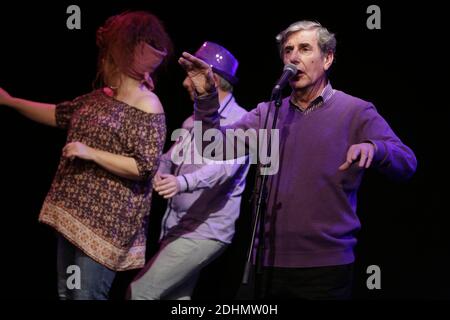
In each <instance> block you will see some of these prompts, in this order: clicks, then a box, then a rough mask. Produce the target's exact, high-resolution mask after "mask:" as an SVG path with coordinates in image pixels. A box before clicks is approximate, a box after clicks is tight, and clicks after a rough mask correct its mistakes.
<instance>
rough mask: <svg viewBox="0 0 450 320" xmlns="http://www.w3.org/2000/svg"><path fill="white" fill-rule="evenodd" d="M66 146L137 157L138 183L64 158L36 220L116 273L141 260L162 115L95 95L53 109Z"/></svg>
mask: <svg viewBox="0 0 450 320" xmlns="http://www.w3.org/2000/svg"><path fill="white" fill-rule="evenodd" d="M55 116H56V123H57V126H58V127H61V128H65V129H67V130H68V136H67V142H75V141H79V142H82V143H84V144H86V145H88V146H90V147H92V148H95V149H99V150H103V151H107V152H110V153H113V154H117V155H123V156H126V157H132V158H134V159H135V161H136V164H137V167H138V170H139V175H140V176H141V178H142V180H141V181H133V180H129V179H126V178H122V177H119V176H117V175H114V174H112V173H111V172H109V171H107V170H106V169H103V168H102V167H100V166H99V165H97V164H96V163H94V162H91V161H86V160H82V159H79V158H75V159H73V160H69V159H67V158H64V157H61V160H60V163H59V166H58V169H57V172H56V175H55V178H54V180H53V183H52V185H51V188H50V191H49V192H48V195H47V197H46V199H45V201H44V204H43V207H42V209H41V212H40V215H39V221H41V222H43V223H46V224H48V225H50V226H52V227H53V228H55V229H56V230H57V231H58V232H60V233H61V234H62V235H63V236H64V237H65V238H67V239H68V240H69V241H70V242H72V243H73V244H74V245H75V246H77V247H78V248H80V249H81V250H82V251H83V252H84V253H85V254H87V255H88V256H90V257H91V258H92V259H94V260H95V261H97V262H99V263H101V264H102V265H104V266H106V267H108V268H110V269H112V270H116V271H122V270H129V269H135V268H141V267H142V266H143V265H144V262H145V245H146V230H147V222H148V215H149V213H150V203H151V196H152V184H151V179H152V178H153V175H154V173H155V172H156V170H157V168H158V162H159V157H160V155H161V152H162V149H163V145H164V141H165V136H166V124H165V116H164V114H163V113H159V114H156V113H146V112H144V111H142V110H139V109H137V108H135V107H133V106H130V105H128V104H126V103H124V102H121V101H118V100H116V99H114V98H113V97H110V96H108V95H107V94H106V93H104V92H103V90H96V91H94V92H92V93H89V94H87V95H84V96H80V97H78V98H76V99H75V100H73V101H69V102H63V103H61V104H58V105H57V106H56V113H55Z"/></svg>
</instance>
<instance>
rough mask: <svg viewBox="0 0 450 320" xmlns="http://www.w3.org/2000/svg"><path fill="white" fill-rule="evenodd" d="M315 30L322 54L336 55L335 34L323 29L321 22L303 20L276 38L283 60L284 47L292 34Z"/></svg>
mask: <svg viewBox="0 0 450 320" xmlns="http://www.w3.org/2000/svg"><path fill="white" fill-rule="evenodd" d="M313 29H316V30H317V42H318V44H319V48H320V51H322V54H327V53H328V52H333V54H334V53H335V52H336V38H335V36H334V33H331V32H330V31H328V29H327V28H325V27H323V26H322V25H321V24H320V23H319V22H316V21H308V20H302V21H297V22H294V23H293V24H291V25H290V26H289V27H287V28H286V29H285V30H283V31H281V32H280V33H279V34H278V35H277V36H276V40H277V43H278V49H279V51H280V56H281V58H283V45H284V44H285V42H286V41H287V39H288V38H289V36H290V35H291V34H293V33H296V32H298V31H302V30H313Z"/></svg>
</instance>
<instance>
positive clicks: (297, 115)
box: [179, 21, 417, 299]
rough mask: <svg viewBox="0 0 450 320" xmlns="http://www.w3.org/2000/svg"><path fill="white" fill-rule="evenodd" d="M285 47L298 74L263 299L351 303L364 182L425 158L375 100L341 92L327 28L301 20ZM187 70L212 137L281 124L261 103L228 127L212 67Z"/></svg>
mask: <svg viewBox="0 0 450 320" xmlns="http://www.w3.org/2000/svg"><path fill="white" fill-rule="evenodd" d="M277 41H278V44H279V50H280V55H281V58H282V60H283V62H284V63H285V64H288V63H290V64H294V65H295V66H296V67H297V70H298V71H297V73H296V74H295V75H294V76H293V77H292V78H291V80H290V86H291V88H292V93H291V95H290V96H289V97H287V98H285V99H283V101H282V104H281V108H280V110H279V116H278V123H277V127H276V128H277V129H278V130H279V136H280V146H279V147H280V148H279V150H280V153H279V171H278V173H277V174H276V175H272V176H270V177H269V179H268V183H267V186H268V196H267V199H265V200H266V203H267V205H266V208H267V212H266V217H265V230H266V232H265V238H264V241H265V250H264V252H263V265H264V268H263V277H262V279H263V281H262V286H261V287H262V290H261V296H262V297H263V298H290V299H292V298H294V299H302V298H304V299H347V298H350V296H351V284H352V265H353V262H354V252H353V248H354V246H355V244H356V241H357V240H356V236H355V235H356V232H357V231H358V230H359V229H360V222H359V219H358V217H357V215H356V195H357V191H358V188H359V186H360V183H361V179H362V176H363V174H364V172H365V170H367V169H368V168H372V167H374V168H376V169H378V170H379V171H380V172H382V173H384V174H387V175H389V176H390V177H393V178H399V179H400V178H409V177H410V176H411V175H412V174H413V173H414V172H415V169H416V164H417V163H416V158H415V156H414V153H413V152H412V151H411V150H410V149H409V148H408V147H407V146H405V145H404V144H403V143H402V142H401V141H400V139H399V138H398V137H397V136H396V135H395V134H394V132H393V131H392V130H391V128H390V127H389V125H388V124H387V123H386V121H385V120H384V119H383V118H382V117H381V116H380V115H379V114H378V113H377V111H376V109H375V107H374V106H373V105H372V104H371V103H370V102H367V101H364V100H361V99H359V98H356V97H353V96H351V95H348V94H346V93H344V92H342V91H339V90H335V89H333V88H332V86H331V83H330V82H329V81H328V77H327V73H328V71H329V70H330V67H331V65H332V63H333V59H334V54H335V47H336V39H335V37H334V34H332V33H330V32H329V31H328V30H327V29H326V28H324V27H323V26H322V25H320V24H319V23H317V22H312V21H300V22H296V23H294V24H292V25H290V26H289V27H288V28H287V29H286V30H284V31H282V32H281V33H280V34H279V35H278V36H277ZM179 62H180V64H181V65H182V66H183V67H184V68H185V70H186V71H187V74H188V76H189V77H190V78H191V80H192V82H193V83H194V86H195V90H196V94H197V99H196V108H195V112H194V114H195V118H196V120H201V121H202V127H203V130H207V129H209V128H216V129H220V130H222V132H224V130H225V129H226V128H234V129H237V128H244V129H248V128H254V129H261V128H263V127H264V123H265V121H264V120H265V118H266V115H267V114H268V113H269V122H268V123H269V124H271V123H272V119H273V114H274V109H273V108H272V109H269V106H270V104H269V103H261V104H259V105H258V107H257V108H256V109H254V110H252V111H251V112H249V113H248V114H246V115H245V116H244V117H243V118H242V119H241V120H240V121H238V122H236V123H234V124H233V125H232V126H231V127H223V126H221V124H220V121H219V117H218V109H219V102H218V100H217V96H218V95H217V91H216V90H215V87H214V85H213V84H214V82H213V77H212V76H211V69H210V67H209V66H208V65H207V64H205V63H203V62H202V61H201V60H199V59H196V58H195V57H193V56H192V55H190V54H188V53H183V56H182V57H181V58H180V60H179ZM224 139H225V140H226V137H225V135H224ZM225 142H228V143H229V141H225ZM242 143H244V142H242Z"/></svg>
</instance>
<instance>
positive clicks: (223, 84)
mask: <svg viewBox="0 0 450 320" xmlns="http://www.w3.org/2000/svg"><path fill="white" fill-rule="evenodd" d="M215 74H216V75H217V77H218V78H219V84H218V86H219V88H220V89H222V90H223V91H225V92H233V85H232V84H231V83H230V82H229V81H228V80H226V79H225V78H223V77H222V76H221V75H219V74H217V73H215Z"/></svg>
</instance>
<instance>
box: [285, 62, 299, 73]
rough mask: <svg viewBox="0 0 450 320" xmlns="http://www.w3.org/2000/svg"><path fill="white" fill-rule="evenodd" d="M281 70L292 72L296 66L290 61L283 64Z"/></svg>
mask: <svg viewBox="0 0 450 320" xmlns="http://www.w3.org/2000/svg"><path fill="white" fill-rule="evenodd" d="M283 70H284V71H286V70H289V71H290V72H292V73H293V74H296V73H297V67H296V66H295V64H292V63H287V64H285V65H284V68H283Z"/></svg>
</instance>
